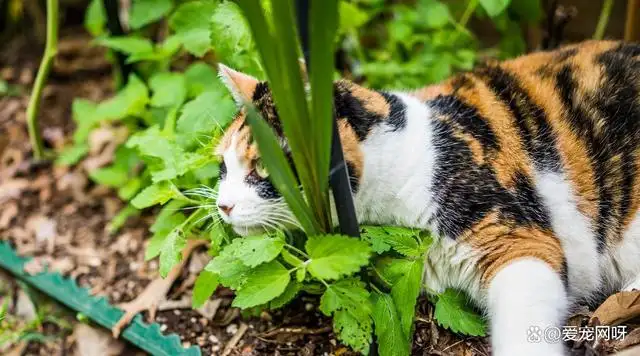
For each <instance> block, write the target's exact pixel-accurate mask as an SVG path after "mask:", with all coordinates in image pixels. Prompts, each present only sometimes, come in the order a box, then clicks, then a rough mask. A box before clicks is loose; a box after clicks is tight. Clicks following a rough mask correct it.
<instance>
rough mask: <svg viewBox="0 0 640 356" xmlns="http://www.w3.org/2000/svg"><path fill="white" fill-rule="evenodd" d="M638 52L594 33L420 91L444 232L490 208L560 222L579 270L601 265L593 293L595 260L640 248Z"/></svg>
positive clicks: (525, 221) (521, 218) (556, 225)
mask: <svg viewBox="0 0 640 356" xmlns="http://www.w3.org/2000/svg"><path fill="white" fill-rule="evenodd" d="M639 55H640V46H638V45H636V44H625V43H620V42H609V41H589V42H584V43H581V44H578V45H572V46H568V47H563V48H561V49H559V50H556V51H550V52H538V53H533V54H530V55H526V56H522V57H519V58H516V59H513V60H509V61H505V62H502V63H488V64H485V65H483V66H480V67H479V68H477V69H476V70H474V71H472V72H468V73H462V74H460V75H457V76H455V77H453V78H452V79H450V80H449V81H447V82H445V83H443V84H441V85H438V86H434V87H430V88H429V89H428V90H425V91H423V92H421V93H420V92H419V93H418V95H423V96H424V99H425V100H426V101H427V104H428V105H429V106H430V107H431V109H432V110H433V111H434V113H435V115H434V116H435V121H434V128H435V131H436V136H437V139H436V144H438V145H439V157H440V159H441V162H440V164H438V165H437V166H438V167H439V172H436V178H435V179H436V180H438V181H440V182H442V183H441V184H439V185H438V187H437V191H436V195H437V196H440V201H442V202H443V204H442V206H443V209H442V210H443V211H441V213H440V214H438V216H439V218H440V219H441V220H443V221H439V225H440V226H447V227H450V231H447V232H445V233H448V234H449V235H452V236H454V237H455V236H456V235H460V234H464V232H465V231H470V230H473V229H474V228H476V227H477V226H479V225H478V224H482V223H483V221H484V220H487V217H488V216H498V217H499V219H501V220H506V221H508V222H509V223H512V224H514V225H518V226H534V227H535V228H536V229H540V230H541V231H553V232H554V234H555V235H556V236H557V238H558V239H559V240H560V242H561V243H562V246H563V249H564V250H565V255H566V259H567V261H566V262H567V263H568V264H569V267H570V268H569V271H571V269H572V268H571V267H573V269H574V271H580V273H583V272H587V274H588V273H590V272H593V273H592V274H593V275H594V277H593V278H594V280H593V281H592V283H590V282H585V285H584V288H578V289H584V290H585V292H588V290H592V289H593V287H595V284H598V283H599V282H598V280H599V278H600V276H599V274H600V273H598V271H596V270H593V268H594V267H595V268H597V266H598V265H600V264H612V265H615V264H616V263H618V262H621V261H613V260H612V259H615V258H617V259H618V260H622V259H626V258H627V257H630V256H631V254H633V253H635V254H640V217H639V214H638V209H639V208H640V62H639V59H640V57H638V56H639ZM447 162H449V163H448V164H447ZM461 207H463V208H461ZM463 209H466V210H465V211H461V210H463ZM445 210H446V211H445ZM448 216H453V217H456V218H460V217H463V218H462V219H459V220H458V222H457V223H456V222H454V221H448V220H449V219H450V218H449V217H448ZM445 220H447V221H445ZM485 223H486V221H485ZM621 247H624V248H625V249H626V251H627V252H624V251H623V252H620V251H621V250H620V248H621ZM571 250H572V251H571ZM607 252H608V253H607ZM604 255H608V256H614V257H610V258H609V259H606V258H605V259H604V260H603V258H602V256H604ZM622 255H624V256H622ZM627 255H628V256H627ZM605 260H606V261H605ZM598 261H600V263H599V262H598ZM607 261H608V262H607ZM588 264H591V265H593V266H594V267H590V266H588ZM637 267H638V266H633V268H632V269H633V270H634V271H637ZM590 269H591V271H589V270H590ZM628 272H629V273H632V272H633V271H631V270H630V271H628ZM605 273H607V272H605ZM622 273H623V274H624V273H625V272H624V271H623V272H622ZM569 274H570V275H571V274H572V273H571V272H570V273H569ZM570 277H571V276H570ZM618 277H619V278H621V279H626V277H623V276H618ZM570 279H571V278H570Z"/></svg>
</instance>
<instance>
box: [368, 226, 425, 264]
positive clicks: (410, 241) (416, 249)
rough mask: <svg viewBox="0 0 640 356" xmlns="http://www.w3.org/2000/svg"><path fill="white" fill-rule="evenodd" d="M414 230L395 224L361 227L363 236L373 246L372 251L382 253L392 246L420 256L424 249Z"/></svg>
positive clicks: (414, 255)
mask: <svg viewBox="0 0 640 356" xmlns="http://www.w3.org/2000/svg"><path fill="white" fill-rule="evenodd" d="M418 236H419V235H418V232H417V231H416V230H412V229H407V228H402V227H396V226H367V227H365V228H364V229H363V238H364V239H365V240H369V241H370V242H371V245H372V246H374V247H375V249H374V251H376V252H377V253H383V252H386V251H388V250H389V247H392V248H393V249H394V250H396V251H397V252H399V253H401V254H403V255H405V256H411V257H421V256H422V255H424V254H425V253H426V249H425V248H424V246H422V245H421V244H420V242H419V240H418V239H417V237H418Z"/></svg>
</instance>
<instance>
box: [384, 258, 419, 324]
mask: <svg viewBox="0 0 640 356" xmlns="http://www.w3.org/2000/svg"><path fill="white" fill-rule="evenodd" d="M404 268H405V269H404V271H403V273H402V275H401V276H400V277H399V278H398V279H397V281H396V282H395V283H394V284H393V286H392V287H391V296H392V297H393V300H394V302H395V304H396V309H397V310H398V315H399V317H400V322H401V323H400V325H401V327H402V331H403V333H404V334H405V335H411V328H412V327H413V319H414V316H415V313H416V302H417V300H418V296H419V295H420V290H421V289H422V288H421V287H422V275H423V270H424V262H423V260H422V259H418V260H415V261H410V262H409V263H406V264H405V265H404Z"/></svg>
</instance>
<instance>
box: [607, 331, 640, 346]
mask: <svg viewBox="0 0 640 356" xmlns="http://www.w3.org/2000/svg"><path fill="white" fill-rule="evenodd" d="M638 344H640V328H637V329H634V330H633V331H631V332H630V333H629V334H628V335H627V336H625V337H624V338H623V339H622V340H617V341H616V342H615V344H614V345H613V347H614V348H615V349H616V350H618V351H620V350H624V349H626V348H628V347H631V346H635V345H638Z"/></svg>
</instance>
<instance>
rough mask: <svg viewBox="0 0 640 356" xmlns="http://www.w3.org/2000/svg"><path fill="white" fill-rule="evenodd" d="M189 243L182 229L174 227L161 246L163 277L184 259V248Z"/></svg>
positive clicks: (161, 270)
mask: <svg viewBox="0 0 640 356" xmlns="http://www.w3.org/2000/svg"><path fill="white" fill-rule="evenodd" d="M186 243H187V240H186V238H185V237H184V234H183V233H182V230H181V229H178V228H176V229H173V230H171V232H170V233H169V235H168V236H167V238H166V239H165V240H164V241H163V243H162V247H161V248H160V268H159V271H160V276H162V277H163V278H164V277H166V276H167V274H169V271H171V269H172V268H173V266H175V265H176V264H178V262H180V260H181V259H182V249H183V248H184V247H185V245H186Z"/></svg>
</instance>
